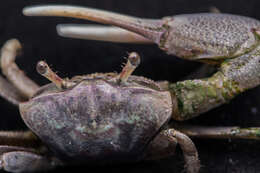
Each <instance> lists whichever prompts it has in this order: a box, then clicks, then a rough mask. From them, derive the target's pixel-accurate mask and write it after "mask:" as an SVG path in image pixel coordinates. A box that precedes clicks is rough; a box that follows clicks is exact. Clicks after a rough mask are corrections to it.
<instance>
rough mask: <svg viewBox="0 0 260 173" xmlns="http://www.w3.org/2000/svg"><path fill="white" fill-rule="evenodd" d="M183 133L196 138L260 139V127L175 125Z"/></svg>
mask: <svg viewBox="0 0 260 173" xmlns="http://www.w3.org/2000/svg"><path fill="white" fill-rule="evenodd" d="M174 127H175V128H176V129H178V130H179V131H181V132H182V133H184V134H186V135H188V136H190V137H196V138H218V139H254V140H260V128H259V127H248V128H240V127H203V126H192V125H180V124H177V125H174Z"/></svg>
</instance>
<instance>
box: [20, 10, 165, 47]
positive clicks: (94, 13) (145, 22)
mask: <svg viewBox="0 0 260 173" xmlns="http://www.w3.org/2000/svg"><path fill="white" fill-rule="evenodd" d="M23 13H24V15H27V16H63V17H74V18H79V19H86V20H90V21H95V22H99V23H103V24H109V25H114V26H117V27H120V28H123V29H126V30H128V31H131V32H134V33H136V34H139V35H141V36H143V37H145V38H147V39H149V40H151V41H153V42H155V43H159V42H160V37H161V35H162V34H163V33H164V31H165V28H164V27H163V22H162V20H152V19H140V18H136V17H130V16H127V15H121V14H117V13H112V12H107V11H103V10H97V9H93V8H85V7H84V8H83V7H77V6H68V5H45V6H34V7H26V8H24V10H23ZM58 29H60V28H58ZM130 35H132V34H131V33H130ZM128 37H129V36H128ZM134 38H135V37H134ZM140 39H141V37H136V41H137V42H140ZM147 39H144V40H143V41H144V42H147ZM105 40H106V39H105ZM131 40H132V38H131Z"/></svg>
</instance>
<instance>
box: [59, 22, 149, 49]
mask: <svg viewBox="0 0 260 173" xmlns="http://www.w3.org/2000/svg"><path fill="white" fill-rule="evenodd" d="M57 32H58V34H59V35H60V36H63V37H69V38H78V39H86V40H99V41H108V42H117V43H141V44H144V43H152V42H151V41H150V40H148V39H146V38H144V37H142V36H140V35H138V34H135V33H133V32H129V31H127V30H124V29H121V28H118V27H109V26H101V25H75V24H60V25H58V26H57Z"/></svg>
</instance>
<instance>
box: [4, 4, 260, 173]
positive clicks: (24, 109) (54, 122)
mask: <svg viewBox="0 0 260 173" xmlns="http://www.w3.org/2000/svg"><path fill="white" fill-rule="evenodd" d="M23 13H24V14H25V15H26V16H65V17H74V18H80V19H87V20H92V21H96V22H101V23H104V24H110V25H114V26H115V27H114V26H113V27H108V26H97V25H95V26H93V25H92V26H84V25H82V26H81V25H58V27H57V29H58V33H59V34H60V35H62V36H66V37H76V38H84V39H94V40H105V41H114V42H127V43H129V42H132V43H156V44H158V45H159V47H160V48H161V49H162V50H164V51H165V52H167V53H168V54H172V55H177V56H179V57H181V58H184V59H188V60H195V61H200V62H203V63H207V64H212V65H215V66H216V67H218V71H217V72H216V73H215V74H213V75H212V76H211V77H208V78H204V79H196V80H185V81H181V82H176V83H171V82H154V81H152V80H150V79H146V78H144V77H140V76H134V75H132V72H133V71H134V69H135V68H136V67H137V66H138V64H139V63H140V57H139V55H138V54H137V53H135V52H132V53H130V54H129V57H128V61H127V63H126V65H125V66H124V68H123V70H122V71H121V73H119V74H117V73H104V74H103V73H95V74H90V75H82V76H76V77H73V78H72V79H62V78H60V77H59V76H58V75H57V74H55V73H54V72H53V71H52V70H51V69H50V68H49V66H48V65H47V63H46V62H44V61H40V62H39V63H38V64H37V67H36V69H37V71H38V73H40V74H41V75H43V76H44V77H46V78H48V79H49V80H50V81H51V82H52V83H51V84H48V85H45V86H43V87H39V86H38V85H37V84H36V83H34V82H33V81H32V80H31V79H29V78H28V77H26V76H25V74H24V73H22V71H21V70H20V69H19V68H18V66H17V65H16V64H15V56H16V52H17V50H18V49H20V48H21V45H20V43H19V42H18V41H17V40H15V39H13V40H9V41H8V42H7V43H6V44H5V45H4V46H3V48H2V52H1V69H2V73H3V74H4V75H5V77H6V78H3V77H0V86H1V87H0V94H1V96H2V97H4V98H6V99H7V100H9V101H10V102H11V103H13V104H15V105H17V106H19V110H20V113H21V116H22V118H23V120H24V122H25V124H26V125H27V126H28V127H29V129H30V131H25V132H11V131H10V132H8V131H2V132H0V136H1V145H0V151H1V157H0V167H1V169H3V170H6V171H10V172H33V171H42V170H48V169H52V168H55V167H57V166H62V165H68V164H84V163H104V164H106V163H118V162H136V161H141V160H151V159H160V158H165V157H168V156H171V155H173V154H174V151H175V147H176V145H177V144H179V145H180V147H181V149H182V152H183V155H184V160H185V170H186V171H187V172H188V173H198V172H199V169H200V161H199V157H198V152H197V149H196V147H195V145H194V143H193V142H192V140H191V139H190V138H189V137H188V136H191V137H209V138H244V139H256V140H259V139H260V135H259V134H260V128H259V127H251V128H246V129H245V128H239V127H200V126H188V125H186V126H180V125H175V124H176V123H174V122H176V121H183V120H187V119H190V118H193V117H196V116H198V115H200V114H201V113H204V112H206V111H209V110H210V109H213V108H215V107H217V106H219V105H222V104H224V103H227V102H229V101H230V100H231V99H232V98H234V97H235V96H236V95H238V94H240V93H242V92H244V91H246V90H248V89H250V88H254V87H256V86H258V85H259V84H260V46H259V44H260V41H259V39H260V37H259V36H260V22H259V21H257V20H255V19H252V18H248V17H243V16H237V15H231V14H221V13H218V14H216V13H201V14H186V15H176V16H173V17H165V18H163V19H161V20H152V19H141V18H136V17H130V16H125V15H121V14H115V13H111V12H106V11H102V10H97V9H92V8H83V7H77V6H66V5H45V6H34V7H27V8H25V9H24V10H23ZM120 28H121V29H120ZM169 122H173V123H169Z"/></svg>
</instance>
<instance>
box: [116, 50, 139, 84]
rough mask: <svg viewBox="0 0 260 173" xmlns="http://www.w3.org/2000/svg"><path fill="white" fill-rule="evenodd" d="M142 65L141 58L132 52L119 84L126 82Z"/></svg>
mask: <svg viewBox="0 0 260 173" xmlns="http://www.w3.org/2000/svg"><path fill="white" fill-rule="evenodd" d="M139 64H140V56H139V55H138V53H136V52H131V53H130V54H129V55H128V60H127V63H126V65H125V66H124V68H123V70H122V72H121V73H120V74H119V81H118V82H119V83H122V82H126V81H127V79H128V78H129V76H130V75H131V74H132V73H133V71H134V70H135V69H136V67H137V66H138V65H139Z"/></svg>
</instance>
